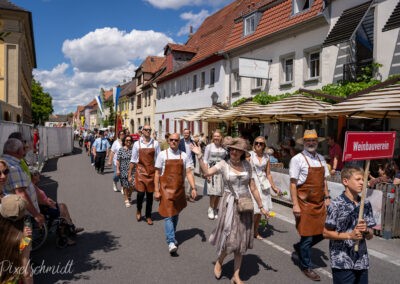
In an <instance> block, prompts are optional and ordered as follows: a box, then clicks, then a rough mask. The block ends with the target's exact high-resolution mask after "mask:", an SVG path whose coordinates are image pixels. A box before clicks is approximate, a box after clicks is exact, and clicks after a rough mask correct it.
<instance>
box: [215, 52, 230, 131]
mask: <svg viewBox="0 0 400 284" xmlns="http://www.w3.org/2000/svg"><path fill="white" fill-rule="evenodd" d="M217 54H218V55H222V56H223V57H224V58H225V59H226V61H227V62H228V64H229V76H228V78H229V79H228V97H227V106H228V107H229V108H230V107H231V106H232V86H231V71H232V62H231V58H230V57H229V54H228V53H227V52H223V51H219V52H217ZM225 71H226V69H225ZM225 123H226V124H227V132H228V135H232V127H231V122H230V121H227V122H225Z"/></svg>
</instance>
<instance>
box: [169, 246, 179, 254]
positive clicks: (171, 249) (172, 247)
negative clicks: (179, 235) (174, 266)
mask: <svg viewBox="0 0 400 284" xmlns="http://www.w3.org/2000/svg"><path fill="white" fill-rule="evenodd" d="M168 250H169V253H171V254H172V253H174V252H176V251H177V250H178V248H177V246H176V245H175V244H174V243H169V245H168Z"/></svg>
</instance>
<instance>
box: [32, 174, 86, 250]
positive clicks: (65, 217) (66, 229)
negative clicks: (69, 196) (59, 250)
mask: <svg viewBox="0 0 400 284" xmlns="http://www.w3.org/2000/svg"><path fill="white" fill-rule="evenodd" d="M31 179H32V183H33V185H34V186H35V189H36V194H37V196H38V203H39V208H40V212H41V213H42V214H43V215H44V216H45V218H46V224H47V227H48V228H51V226H52V224H53V222H54V221H56V220H57V221H58V224H57V234H58V235H59V236H60V237H62V238H64V239H65V245H75V244H76V242H75V241H74V240H73V239H71V237H74V236H76V234H78V233H80V232H82V231H83V230H84V228H81V227H75V225H74V223H73V222H72V218H71V215H70V214H69V210H68V207H67V205H66V204H65V203H57V202H56V201H54V200H53V199H51V198H50V197H48V196H47V195H46V193H45V192H44V191H43V190H41V189H40V188H39V187H38V186H37V184H38V182H39V181H40V172H39V171H38V170H36V169H31Z"/></svg>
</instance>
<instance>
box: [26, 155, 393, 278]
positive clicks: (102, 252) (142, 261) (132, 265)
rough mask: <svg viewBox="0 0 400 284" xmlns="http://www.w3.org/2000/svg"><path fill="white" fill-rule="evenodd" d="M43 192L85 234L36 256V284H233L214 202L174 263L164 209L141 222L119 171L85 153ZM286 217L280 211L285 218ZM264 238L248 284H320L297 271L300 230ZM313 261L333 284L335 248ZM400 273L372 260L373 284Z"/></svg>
mask: <svg viewBox="0 0 400 284" xmlns="http://www.w3.org/2000/svg"><path fill="white" fill-rule="evenodd" d="M197 184H198V189H199V192H202V190H201V189H200V185H201V184H202V180H201V179H197ZM40 185H41V187H42V188H43V189H44V190H45V191H46V192H47V193H48V194H49V196H51V197H54V198H56V199H57V200H58V202H64V203H66V204H67V205H68V207H69V210H70V213H71V215H72V218H73V220H74V221H75V223H76V225H77V226H79V227H84V228H85V231H84V232H83V233H81V234H80V235H79V236H78V237H77V239H76V240H77V244H76V245H75V246H69V247H67V248H64V249H59V248H56V246H55V235H54V234H50V236H49V238H48V240H47V242H46V243H45V245H44V246H43V247H42V248H40V249H39V250H38V251H36V252H33V253H32V261H33V265H34V267H36V275H35V283H70V282H74V283H82V282H90V283H135V284H136V283H230V282H229V280H230V278H231V277H232V274H233V256H232V255H231V256H228V257H227V259H226V261H225V263H224V265H223V273H222V278H221V279H220V280H216V279H215V278H214V275H213V265H214V261H215V259H216V253H215V249H214V247H213V246H211V245H210V244H209V243H208V237H209V235H210V233H211V231H212V230H213V228H214V226H215V221H211V220H208V219H207V212H206V211H207V207H208V198H207V197H204V198H201V197H202V196H200V199H199V200H198V201H197V202H196V203H189V205H188V207H187V208H186V209H184V210H183V212H182V213H181V214H180V219H179V224H178V228H177V240H178V242H179V244H180V245H179V250H178V256H177V257H171V256H170V255H169V253H168V248H167V245H166V243H165V237H164V223H163V221H162V219H161V217H160V216H159V215H158V214H157V213H156V212H157V203H155V206H154V209H153V212H154V213H153V219H154V225H153V226H149V225H147V224H146V223H145V222H137V221H136V219H135V212H136V207H135V205H133V206H132V207H131V208H125V206H124V203H123V197H122V195H121V194H120V193H116V192H114V191H113V190H112V171H111V169H110V168H107V169H106V173H105V174H104V175H98V174H97V173H96V172H95V170H94V167H92V166H91V165H90V162H89V159H88V157H87V155H86V154H85V153H82V152H81V150H80V149H78V148H75V153H74V154H73V155H69V156H64V157H60V158H57V159H52V160H50V161H49V162H48V163H47V165H46V166H45V168H44V170H43V177H42V180H41V184H40ZM135 198H136V195H135V194H134V196H133V200H134V201H135ZM285 210H287V208H284V207H282V206H279V205H276V209H275V211H277V213H278V215H281V213H282V214H283V211H285ZM281 211H282V212H281ZM263 233H264V235H265V236H266V237H267V238H266V239H265V240H263V241H260V240H255V241H254V248H253V249H251V250H248V251H247V254H246V255H245V256H244V261H243V264H242V269H241V278H242V279H243V280H244V281H246V283H310V282H312V281H310V280H308V278H306V277H305V276H304V275H303V274H302V272H301V271H300V270H299V268H298V267H297V265H296V264H297V257H296V255H295V254H293V249H292V244H293V243H295V242H297V241H298V235H297V232H296V230H295V228H294V225H293V224H291V223H290V222H287V221H285V220H284V218H273V219H272V220H271V221H270V222H269V224H268V226H267V229H266V230H265V231H264V232H263ZM313 262H314V264H315V265H316V266H318V267H320V268H319V270H318V271H319V274H320V275H321V283H331V282H332V279H331V271H330V266H329V259H328V241H326V240H324V241H323V242H321V243H320V244H318V245H317V246H316V247H315V248H314V249H313ZM46 269H47V271H45V270H46ZM398 271H399V266H398V265H396V264H393V263H391V262H388V261H383V260H381V259H378V258H375V257H372V256H371V269H370V273H369V277H370V283H398V281H397V278H398V276H399V272H398Z"/></svg>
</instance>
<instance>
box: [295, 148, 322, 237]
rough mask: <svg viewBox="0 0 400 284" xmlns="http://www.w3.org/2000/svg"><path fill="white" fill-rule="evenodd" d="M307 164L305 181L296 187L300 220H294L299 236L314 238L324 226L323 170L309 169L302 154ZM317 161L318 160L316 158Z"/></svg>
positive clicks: (320, 232)
mask: <svg viewBox="0 0 400 284" xmlns="http://www.w3.org/2000/svg"><path fill="white" fill-rule="evenodd" d="M302 155H303V156H304V159H306V162H307V164H308V174H307V179H306V181H305V182H304V183H303V184H302V185H299V186H297V200H298V202H299V206H300V210H301V212H300V218H296V228H297V231H298V232H299V234H300V236H304V237H307V236H315V235H319V234H322V231H323V230H324V226H325V219H326V208H325V202H324V197H325V192H324V188H325V168H324V166H323V165H322V163H321V161H319V163H320V164H321V166H320V167H311V166H310V163H309V162H308V160H307V158H306V156H305V155H304V154H303V153H302ZM318 160H319V158H318Z"/></svg>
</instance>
